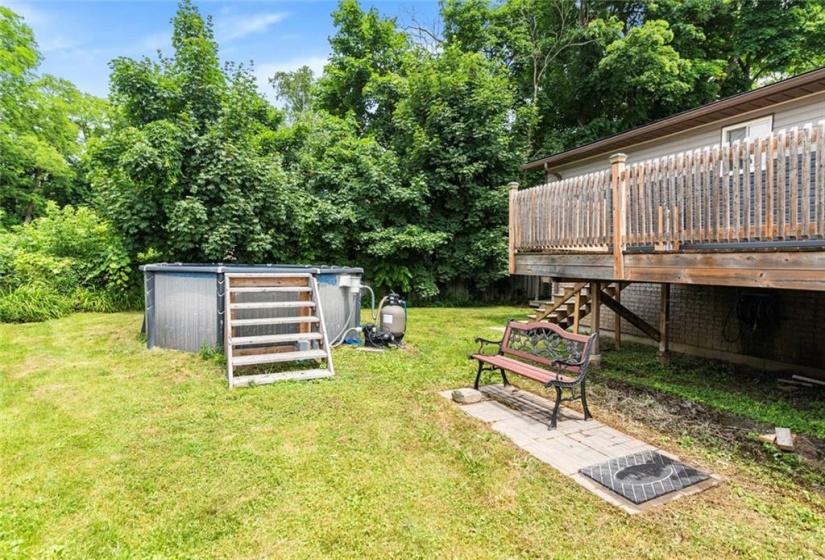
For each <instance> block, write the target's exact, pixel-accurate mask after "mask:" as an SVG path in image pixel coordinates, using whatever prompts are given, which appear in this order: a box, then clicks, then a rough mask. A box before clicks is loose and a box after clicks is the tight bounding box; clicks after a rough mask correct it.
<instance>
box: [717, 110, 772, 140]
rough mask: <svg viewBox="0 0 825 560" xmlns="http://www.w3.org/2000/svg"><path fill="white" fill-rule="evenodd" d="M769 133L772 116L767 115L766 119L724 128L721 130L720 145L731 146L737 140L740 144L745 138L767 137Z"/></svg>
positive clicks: (762, 118)
mask: <svg viewBox="0 0 825 560" xmlns="http://www.w3.org/2000/svg"><path fill="white" fill-rule="evenodd" d="M771 132H773V115H768V116H767V117H761V118H758V119H754V120H752V121H746V122H741V123H736V124H733V125H731V126H726V127H724V128H723V129H722V143H723V144H733V143H734V142H736V141H737V140H738V141H739V142H742V141H743V140H745V138H750V139H755V138H760V137H762V136H768V135H769V134H770V133H771Z"/></svg>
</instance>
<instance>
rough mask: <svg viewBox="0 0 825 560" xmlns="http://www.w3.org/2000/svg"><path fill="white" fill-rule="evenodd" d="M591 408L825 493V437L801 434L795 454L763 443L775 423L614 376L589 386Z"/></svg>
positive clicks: (620, 420) (617, 419)
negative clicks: (762, 436) (705, 446)
mask: <svg viewBox="0 0 825 560" xmlns="http://www.w3.org/2000/svg"><path fill="white" fill-rule="evenodd" d="M591 393H592V395H591V396H589V397H588V400H589V401H591V402H592V403H593V405H595V406H591V409H592V410H596V409H602V410H605V411H608V413H609V414H610V415H611V416H615V417H616V421H618V422H621V423H623V424H625V425H627V424H631V425H632V424H637V425H639V427H641V428H642V429H647V430H654V431H656V432H659V433H660V434H662V433H663V434H667V435H669V436H670V437H673V438H676V439H682V440H683V441H685V442H690V441H691V440H694V441H699V442H702V443H705V444H708V445H712V446H715V447H716V448H718V449H722V450H724V451H727V452H731V453H735V454H737V455H739V456H742V457H745V458H747V459H749V460H751V461H754V462H757V463H759V464H762V465H764V466H768V467H770V468H771V469H774V470H780V471H782V472H783V473H784V474H786V475H787V476H789V477H791V478H793V479H794V480H795V481H796V482H799V483H800V484H802V485H804V486H806V487H809V488H811V489H812V490H815V491H816V492H818V493H819V494H822V495H825V441H823V440H820V439H817V438H813V437H806V436H802V435H798V436H797V439H796V449H795V451H794V452H792V453H786V452H782V451H779V450H778V449H776V448H775V447H773V446H772V445H770V444H766V443H763V442H760V441H759V440H758V439H757V437H758V435H759V434H763V433H772V432H773V430H774V426H768V425H766V424H763V423H760V422H756V421H754V420H751V419H748V418H742V417H740V416H736V415H734V414H731V413H728V412H724V411H720V410H717V409H714V408H712V407H709V406H704V405H701V404H698V403H695V402H693V401H690V400H685V399H683V398H681V397H678V396H675V395H672V394H669V393H665V392H663V391H657V390H655V389H649V388H642V387H637V386H633V385H629V384H625V383H622V382H620V381H616V380H612V379H600V380H599V381H598V382H597V383H595V384H593V385H591Z"/></svg>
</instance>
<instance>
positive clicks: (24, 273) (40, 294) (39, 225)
mask: <svg viewBox="0 0 825 560" xmlns="http://www.w3.org/2000/svg"><path fill="white" fill-rule="evenodd" d="M133 277H134V273H133V266H132V262H131V259H130V258H129V255H128V253H127V252H126V249H125V248H124V246H123V243H122V242H121V239H120V237H119V236H118V235H116V233H115V232H114V231H113V230H112V228H111V226H110V225H109V223H108V222H106V221H103V220H101V219H100V218H99V217H98V216H97V215H96V214H95V212H94V211H93V210H91V209H89V208H78V209H77V210H75V209H74V208H73V207H72V206H65V207H64V208H62V209H59V208H58V207H57V205H56V204H55V203H53V202H52V203H49V204H48V205H47V207H46V209H45V215H44V216H42V217H40V218H36V219H35V220H34V221H32V222H31V223H30V224H27V225H23V226H16V227H14V228H13V229H12V231H11V232H7V233H0V286H2V289H0V322H26V321H41V320H44V319H52V318H56V317H61V316H63V315H66V314H68V313H70V312H72V311H116V310H122V309H128V308H130V307H133V306H134V305H135V298H136V295H135V292H134V289H133V286H134V284H133ZM138 295H140V294H138ZM138 301H139V300H138Z"/></svg>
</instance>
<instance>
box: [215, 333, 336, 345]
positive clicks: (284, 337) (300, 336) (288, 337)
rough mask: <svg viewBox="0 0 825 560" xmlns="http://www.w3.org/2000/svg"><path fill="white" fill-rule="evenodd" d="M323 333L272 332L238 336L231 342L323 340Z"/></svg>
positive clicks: (244, 343)
mask: <svg viewBox="0 0 825 560" xmlns="http://www.w3.org/2000/svg"><path fill="white" fill-rule="evenodd" d="M322 338H323V336H322V335H321V333H317V332H311V333H290V334H270V335H263V336H236V337H233V338H232V339H231V340H230V341H229V343H230V344H231V345H232V346H248V345H250V344H277V343H279V342H297V341H299V340H321V339H322Z"/></svg>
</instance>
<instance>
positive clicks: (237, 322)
mask: <svg viewBox="0 0 825 560" xmlns="http://www.w3.org/2000/svg"><path fill="white" fill-rule="evenodd" d="M317 322H318V317H266V318H264V319H231V320H230V326H231V327H249V326H253V325H292V324H296V323H317Z"/></svg>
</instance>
